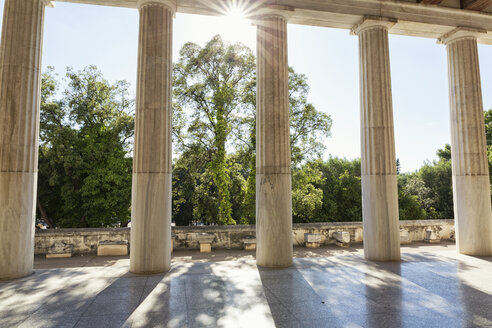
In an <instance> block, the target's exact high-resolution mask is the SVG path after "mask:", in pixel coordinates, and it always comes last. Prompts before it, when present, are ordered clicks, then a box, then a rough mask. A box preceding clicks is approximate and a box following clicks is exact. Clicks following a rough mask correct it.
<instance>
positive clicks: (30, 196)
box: [0, 0, 46, 280]
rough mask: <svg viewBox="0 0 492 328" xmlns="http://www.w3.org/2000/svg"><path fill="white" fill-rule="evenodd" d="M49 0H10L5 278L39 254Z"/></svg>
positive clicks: (2, 103) (1, 55) (1, 199)
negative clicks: (40, 155)
mask: <svg viewBox="0 0 492 328" xmlns="http://www.w3.org/2000/svg"><path fill="white" fill-rule="evenodd" d="M45 5H46V2H45V1H44V0H22V1H19V0H6V1H5V7H4V19H3V27H2V42H1V47H0V280H2V279H11V278H17V277H22V276H25V275H28V274H30V273H31V272H32V265H33V262H32V261H33V255H34V213H35V204H36V185H37V179H38V178H37V177H38V173H37V171H38V135H39V103H40V90H41V50H42V41H43V21H44V10H45Z"/></svg>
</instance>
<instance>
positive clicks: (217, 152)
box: [174, 36, 255, 224]
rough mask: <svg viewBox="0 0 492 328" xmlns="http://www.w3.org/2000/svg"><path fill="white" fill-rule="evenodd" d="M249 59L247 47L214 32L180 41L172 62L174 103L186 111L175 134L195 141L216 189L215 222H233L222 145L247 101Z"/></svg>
mask: <svg viewBox="0 0 492 328" xmlns="http://www.w3.org/2000/svg"><path fill="white" fill-rule="evenodd" d="M254 67H255V59H254V56H253V54H252V52H251V50H250V49H248V48H246V47H245V46H243V45H240V44H226V43H225V42H224V41H223V40H222V39H221V38H220V36H215V37H213V38H212V40H210V41H209V42H208V43H207V44H206V45H205V46H204V47H203V48H201V47H199V46H198V45H196V44H194V43H186V44H185V45H184V46H183V48H182V49H181V51H180V57H179V60H178V62H177V63H176V64H175V66H174V97H175V103H174V109H175V111H178V112H186V111H189V112H190V113H191V115H190V116H191V117H190V118H191V122H190V124H189V125H188V126H187V127H186V132H187V133H186V134H184V135H179V138H178V140H180V141H181V142H180V145H179V146H180V148H181V149H183V148H191V147H196V146H197V145H198V146H200V147H201V148H202V149H203V151H204V153H205V156H206V157H207V158H208V159H209V161H208V166H207V168H208V172H209V173H210V176H211V177H212V179H213V182H214V184H215V186H216V188H217V192H218V202H219V208H218V213H217V215H218V223H219V224H235V223H236V222H235V220H233V218H232V215H231V214H232V204H231V201H230V193H229V188H230V180H229V178H228V174H229V172H228V167H227V146H228V145H231V142H228V140H230V135H231V131H232V130H233V129H235V127H234V121H235V120H237V118H238V117H239V116H240V115H244V114H245V112H246V111H247V107H248V106H250V104H248V103H245V102H243V99H244V98H245V97H246V95H245V93H247V92H249V88H248V84H249V82H250V81H251V79H253V76H254Z"/></svg>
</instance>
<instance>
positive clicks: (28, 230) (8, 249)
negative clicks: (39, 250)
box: [0, 172, 38, 280]
mask: <svg viewBox="0 0 492 328" xmlns="http://www.w3.org/2000/svg"><path fill="white" fill-rule="evenodd" d="M37 179H38V175H37V173H24V172H0V280H9V279H16V278H21V277H25V276H28V275H30V274H32V273H33V265H34V213H35V208H36V207H35V202H36V189H35V188H36V185H37Z"/></svg>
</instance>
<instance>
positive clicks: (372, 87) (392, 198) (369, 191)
mask: <svg viewBox="0 0 492 328" xmlns="http://www.w3.org/2000/svg"><path fill="white" fill-rule="evenodd" d="M394 23H395V21H394V20H391V19H385V18H365V19H364V20H363V21H362V22H361V23H360V24H359V25H357V26H355V27H354V28H353V29H352V33H353V34H356V35H358V36H359V65H360V67H359V69H360V103H361V110H360V116H361V148H362V149H361V166H362V167H361V174H362V217H363V228H364V256H365V257H366V258H367V259H369V260H374V261H398V260H400V234H399V220H398V188H397V180H396V155H395V138H394V126H393V105H392V97H391V74H390V59H389V47H388V29H389V28H390V27H391V26H392V25H393V24H394Z"/></svg>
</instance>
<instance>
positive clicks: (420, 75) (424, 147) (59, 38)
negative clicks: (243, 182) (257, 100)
mask: <svg viewBox="0 0 492 328" xmlns="http://www.w3.org/2000/svg"><path fill="white" fill-rule="evenodd" d="M3 5H4V0H0V13H2V15H1V16H0V17H3ZM224 31H225V32H224ZM215 34H222V35H223V38H224V39H226V40H228V41H234V42H237V41H239V42H243V43H245V44H246V45H248V46H249V47H251V48H252V49H254V47H255V28H254V27H252V26H251V25H250V24H249V23H248V22H247V21H238V20H237V19H224V18H213V17H205V16H194V15H184V14H177V17H176V19H175V23H174V44H173V47H174V49H173V51H174V59H175V60H176V59H177V55H178V51H179V49H180V48H181V46H182V45H183V44H184V43H185V42H188V41H192V42H196V43H198V44H201V45H203V44H204V43H205V42H206V41H208V40H209V39H210V38H211V37H212V36H213V35H215ZM288 38H289V39H288V42H289V64H290V66H292V67H294V69H295V70H296V71H297V72H299V73H304V74H306V75H307V77H308V82H309V85H310V87H311V92H310V95H309V100H310V101H311V102H312V103H313V104H314V105H315V106H316V108H317V109H318V110H321V111H324V112H326V113H328V114H330V115H331V116H332V119H333V128H332V137H331V138H329V139H327V142H326V146H327V151H326V154H325V157H328V156H329V155H330V154H331V155H332V156H338V157H346V158H355V157H359V156H360V131H359V130H360V121H359V118H360V116H359V76H358V75H359V71H358V70H359V66H358V49H357V37H354V36H350V35H349V31H348V30H337V29H328V28H319V27H310V26H299V25H289V29H288ZM137 43H138V11H137V10H135V9H122V8H111V7H100V6H88V5H78V4H67V3H56V7H55V8H54V9H52V8H47V9H46V18H45V30H44V46H43V67H46V66H54V67H55V68H56V71H57V72H58V73H59V74H60V75H61V76H63V74H64V71H65V67H66V66H72V67H74V68H75V69H80V68H83V67H85V66H87V65H97V66H98V67H99V68H100V69H101V70H102V72H103V74H104V75H105V77H106V78H107V79H109V80H111V81H114V80H122V79H124V80H127V81H129V82H130V83H131V84H132V86H133V87H135V79H136V69H137ZM479 56H480V68H481V78H482V92H483V102H484V108H485V109H489V108H492V45H479ZM390 59H391V77H392V87H393V112H394V120H395V140H396V154H397V157H398V158H399V159H400V162H401V165H402V170H403V171H414V170H416V169H418V168H419V167H420V166H421V165H422V163H423V162H424V161H425V160H433V159H435V158H436V156H435V152H436V150H437V149H438V148H441V147H443V145H444V144H446V143H449V142H450V123H449V102H448V81H447V63H446V51H445V47H444V46H442V45H438V44H436V40H433V39H424V38H415V37H405V36H395V35H390Z"/></svg>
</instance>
